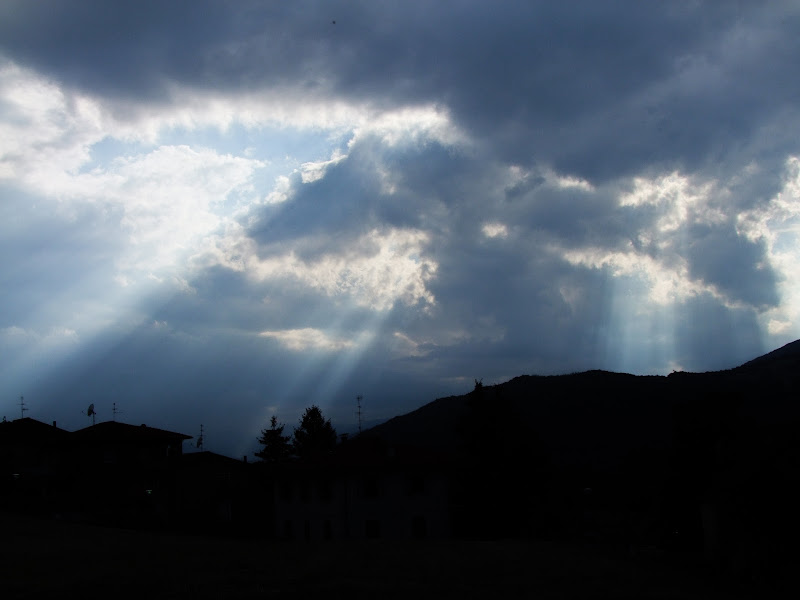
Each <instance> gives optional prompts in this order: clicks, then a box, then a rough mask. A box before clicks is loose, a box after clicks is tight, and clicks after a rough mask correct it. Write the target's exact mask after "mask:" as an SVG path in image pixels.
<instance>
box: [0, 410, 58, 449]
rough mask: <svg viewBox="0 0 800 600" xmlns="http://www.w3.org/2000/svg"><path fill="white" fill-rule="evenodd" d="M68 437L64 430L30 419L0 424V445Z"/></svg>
mask: <svg viewBox="0 0 800 600" xmlns="http://www.w3.org/2000/svg"><path fill="white" fill-rule="evenodd" d="M68 435H69V432H68V431H66V430H64V429H61V428H59V427H56V426H55V425H48V424H47V423H42V422H41V421H37V420H36V419H31V418H30V417H25V418H24V419H16V420H14V421H5V422H0V444H5V443H20V442H22V443H41V442H43V441H45V442H49V441H59V440H62V439H65V437H66V436H68Z"/></svg>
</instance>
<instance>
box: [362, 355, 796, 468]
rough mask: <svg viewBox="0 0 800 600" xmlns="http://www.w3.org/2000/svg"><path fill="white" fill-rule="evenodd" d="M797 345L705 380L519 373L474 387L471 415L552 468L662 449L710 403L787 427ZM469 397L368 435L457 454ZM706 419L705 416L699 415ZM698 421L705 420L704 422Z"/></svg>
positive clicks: (613, 461)
mask: <svg viewBox="0 0 800 600" xmlns="http://www.w3.org/2000/svg"><path fill="white" fill-rule="evenodd" d="M799 385H800V340H798V341H795V342H792V343H790V344H787V345H786V346H784V347H782V348H779V349H778V350H775V351H773V352H770V353H769V354H766V355H764V356H761V357H759V358H756V359H754V360H751V361H749V362H747V363H745V364H743V365H741V366H739V367H736V368H733V369H729V370H725V371H712V372H707V373H688V372H673V373H671V374H670V375H668V376H661V375H652V376H640V375H631V374H627V373H614V372H609V371H602V370H591V371H585V372H580V373H573V374H569V375H549V376H540V375H522V376H519V377H515V378H513V379H511V380H509V381H507V382H505V383H500V384H497V385H493V386H482V389H481V398H482V400H481V402H480V406H479V408H477V409H475V410H478V411H480V413H481V416H480V417H479V418H481V419H485V423H486V427H487V428H495V429H500V430H501V431H502V429H503V428H504V427H505V426H506V425H508V424H510V423H514V425H515V426H516V427H519V426H520V425H521V426H522V427H523V430H524V431H525V432H527V435H530V436H534V437H535V438H538V440H539V441H540V442H541V443H542V444H543V445H544V447H545V448H546V449H547V451H548V452H549V454H550V457H551V458H552V460H553V461H554V462H555V463H557V464H565V463H566V464H585V465H591V466H594V467H603V466H605V467H609V466H613V465H618V464H620V463H621V462H622V461H624V460H626V459H627V457H629V456H630V455H631V454H632V453H636V452H642V451H645V452H646V451H657V452H660V451H664V450H666V449H668V448H669V447H670V445H671V444H672V442H673V438H674V430H675V423H676V414H679V413H680V414H681V415H683V416H682V417H681V418H682V419H684V420H685V419H686V418H687V417H686V416H685V415H687V414H688V415H690V417H689V418H693V417H691V415H692V411H693V410H697V409H698V407H700V406H703V407H704V408H703V410H704V411H706V412H707V410H708V409H707V408H705V406H706V405H707V404H709V402H711V401H710V400H709V399H712V398H713V399H714V400H713V401H714V402H719V403H721V406H726V407H728V408H726V409H725V410H728V409H729V410H730V411H735V412H737V413H739V414H741V415H742V416H744V417H746V418H748V419H754V420H755V421H760V422H785V421H787V420H789V421H791V420H793V419H797V418H798V416H800V411H799V410H798V403H797V402H796V398H797V390H798V388H799ZM470 397H471V394H465V395H462V396H450V397H446V398H440V399H437V400H434V401H433V402H430V403H428V404H426V405H424V406H422V407H420V408H418V409H417V410H415V411H413V412H410V413H408V414H405V415H401V416H397V417H394V418H393V419H390V420H389V421H387V422H385V423H383V424H381V425H378V426H376V427H374V428H372V429H370V430H369V433H370V434H372V435H376V436H379V437H381V438H383V439H385V440H386V441H387V442H390V443H415V444H419V445H423V446H429V447H435V448H440V449H445V450H449V451H451V452H453V453H455V454H458V453H460V452H461V449H462V447H463V443H464V439H463V432H462V433H461V434H460V433H459V424H460V423H462V422H463V420H464V419H465V418H466V417H467V415H468V412H469V411H470V410H471V409H470V408H469V399H470ZM704 414H705V413H704ZM704 418H706V417H704Z"/></svg>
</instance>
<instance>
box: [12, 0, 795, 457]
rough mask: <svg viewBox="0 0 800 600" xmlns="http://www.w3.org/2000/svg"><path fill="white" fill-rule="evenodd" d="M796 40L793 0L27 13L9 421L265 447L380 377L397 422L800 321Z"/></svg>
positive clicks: (17, 88) (138, 7)
mask: <svg viewBox="0 0 800 600" xmlns="http://www.w3.org/2000/svg"><path fill="white" fill-rule="evenodd" d="M333 21H335V24H334V23H333ZM798 30H800V8H798V5H797V4H796V3H793V2H774V3H770V4H768V5H764V4H760V3H716V2H648V3H642V2H625V1H619V2H602V3H600V2H590V1H585V2H581V1H574V2H562V3H552V2H508V3H504V4H503V5H502V8H498V6H497V5H494V4H490V3H485V2H437V3H430V2H416V1H414V2H403V3H372V2H344V1H342V2H292V3H263V2H237V3H228V2H221V1H220V2H217V1H213V0H204V1H201V2H194V1H193V2H168V3H163V2H149V1H143V2H136V3H110V2H101V1H81V2H71V3H66V2H56V1H53V2H51V1H43V2H21V1H15V0H12V1H8V2H4V3H3V4H2V6H0V139H3V140H5V141H4V142H0V251H2V256H3V257H4V258H3V261H2V265H0V283H2V285H0V306H1V307H2V314H1V316H0V349H1V350H2V352H3V355H4V356H5V357H8V358H7V359H6V360H5V363H4V365H3V366H2V367H0V391H2V397H0V405H2V411H3V413H4V414H6V415H8V416H9V417H11V416H14V415H15V412H14V411H15V410H18V407H16V403H17V402H18V397H19V395H21V394H24V395H25V396H26V398H29V402H30V406H31V413H30V416H34V417H36V418H41V419H42V420H54V419H58V420H59V423H60V424H61V423H63V424H64V426H67V427H79V426H82V425H85V422H86V419H85V417H82V416H81V415H80V411H81V410H83V409H84V408H85V407H84V405H87V406H88V404H89V403H90V402H94V403H95V405H96V406H97V407H98V412H100V413H101V414H100V416H101V418H108V417H109V416H110V408H109V406H110V403H111V402H117V403H118V405H119V406H120V407H121V408H122V409H123V410H124V411H125V413H124V416H123V419H124V420H128V421H130V422H137V421H139V422H147V423H148V424H151V423H152V424H159V425H160V426H163V427H166V428H174V429H177V430H181V431H185V432H186V433H188V434H190V435H196V433H197V431H199V425H200V423H201V422H202V423H203V424H204V427H205V428H206V430H207V431H208V440H209V442H211V449H214V450H217V451H221V452H224V453H228V454H231V455H241V454H245V453H251V452H252V451H253V450H254V449H255V448H254V443H255V437H256V436H257V434H258V431H259V429H260V428H261V427H263V426H264V425H265V424H266V422H267V421H268V418H269V416H270V415H271V414H278V416H279V418H280V419H281V421H283V422H286V423H288V424H289V425H290V428H291V425H293V424H294V423H295V422H296V418H297V417H299V415H300V413H301V412H302V409H303V407H305V406H308V405H310V404H311V403H317V404H319V405H321V406H323V410H324V411H326V412H327V413H329V414H330V415H331V416H333V417H334V422H335V424H336V423H338V424H339V426H340V428H343V427H346V426H347V424H352V423H353V422H354V420H355V417H354V414H353V403H354V398H355V396H356V395H357V394H362V395H363V396H364V397H365V400H366V401H365V408H366V410H367V415H368V417H369V418H374V419H382V418H388V417H391V416H393V415H394V414H397V413H399V412H405V411H408V410H412V409H414V408H416V407H418V406H419V405H421V404H423V403H425V402H427V401H429V400H432V399H433V398H435V397H437V396H442V395H447V394H453V393H463V392H465V391H468V390H469V389H470V388H471V384H472V381H473V379H474V378H483V379H484V382H485V383H496V382H500V381H503V380H505V379H508V378H511V377H514V376H516V375H521V374H526V373H530V374H534V373H543V374H550V373H566V372H573V371H578V370H583V369H592V368H602V369H609V370H618V371H629V372H634V373H641V374H645V373H668V372H669V371H671V370H674V369H686V370H699V371H705V370H711V369H721V368H729V367H732V366H735V365H736V364H738V363H740V362H743V361H745V360H748V359H750V358H753V357H755V356H756V355H758V354H760V353H762V352H764V351H766V350H770V349H772V348H773V347H777V346H779V345H781V344H782V343H785V342H788V341H790V340H792V339H794V338H797V337H800V278H799V276H798V272H797V268H796V264H798V263H797V260H800V240H799V239H798V234H800V141H798V138H797V135H796V133H797V131H798V130H799V129H800V109H799V108H798V106H800V105H799V104H798V98H800V79H799V78H798V77H796V71H797V64H798V59H800V38H798V36H797V35H796V32H797V31H798ZM106 405H109V406H106ZM102 411H105V413H106V414H103V413H102Z"/></svg>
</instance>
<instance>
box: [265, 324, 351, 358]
mask: <svg viewBox="0 0 800 600" xmlns="http://www.w3.org/2000/svg"><path fill="white" fill-rule="evenodd" d="M258 335H259V336H261V337H266V338H272V339H275V340H277V341H278V342H280V343H281V345H283V346H285V347H286V348H288V349H289V350H292V351H293V352H303V351H305V350H324V351H334V352H335V351H339V350H347V349H349V348H352V347H354V346H355V342H354V341H353V340H350V339H346V338H341V337H336V336H331V335H328V334H327V333H325V332H324V331H322V330H320V329H314V328H311V327H305V328H303V329H282V330H275V331H262V332H261V333H259V334H258Z"/></svg>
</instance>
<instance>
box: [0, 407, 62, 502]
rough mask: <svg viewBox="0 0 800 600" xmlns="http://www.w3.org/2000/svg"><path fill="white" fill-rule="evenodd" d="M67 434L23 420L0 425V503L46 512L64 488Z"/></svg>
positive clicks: (32, 420)
mask: <svg viewBox="0 0 800 600" xmlns="http://www.w3.org/2000/svg"><path fill="white" fill-rule="evenodd" d="M69 435H70V434H69V432H67V431H65V430H63V429H59V428H58V427H56V424H55V423H53V424H52V425H47V424H46V423H42V422H41V421H37V420H35V419H31V418H29V417H25V418H24V419H17V420H15V421H8V422H5V421H4V422H2V423H0V502H2V503H3V505H4V506H9V507H11V506H13V507H16V508H24V509H28V510H42V509H46V508H47V506H48V505H49V504H51V503H52V502H53V501H54V498H55V497H56V496H57V495H58V494H59V493H60V491H61V490H62V488H63V487H64V484H65V477H66V475H65V473H64V469H63V467H64V462H65V460H66V457H67V455H66V454H65V450H67V448H68V437H69Z"/></svg>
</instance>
